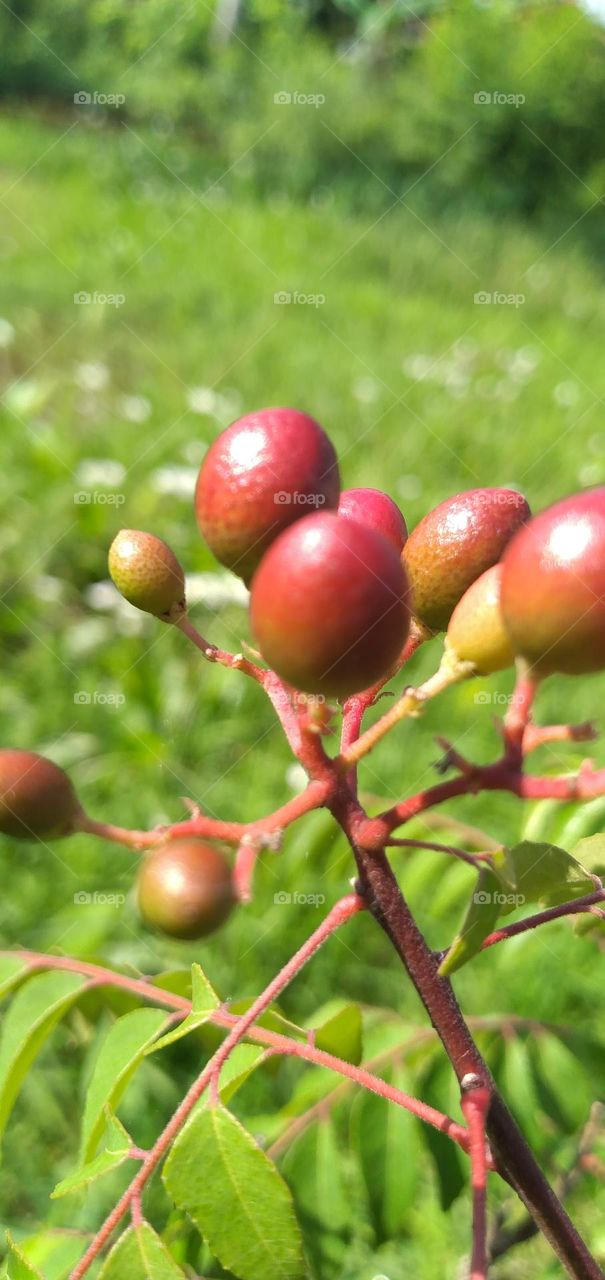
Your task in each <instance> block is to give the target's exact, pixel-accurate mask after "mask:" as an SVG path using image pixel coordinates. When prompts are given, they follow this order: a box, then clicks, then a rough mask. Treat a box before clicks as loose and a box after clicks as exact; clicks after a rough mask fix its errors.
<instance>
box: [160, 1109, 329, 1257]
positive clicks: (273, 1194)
mask: <svg viewBox="0 0 605 1280" xmlns="http://www.w3.org/2000/svg"><path fill="white" fill-rule="evenodd" d="M164 1182H165V1184H166V1188H167V1190H168V1192H169V1194H170V1195H171V1196H172V1199H173V1200H174V1202H175V1204H176V1205H177V1206H178V1207H179V1208H181V1209H184V1210H185V1211H186V1212H187V1213H188V1214H189V1215H190V1216H191V1217H192V1218H193V1221H194V1222H195V1224H196V1226H197V1227H198V1230H199V1231H200V1233H201V1235H202V1236H203V1238H204V1240H205V1241H206V1242H207V1244H208V1246H209V1248H210V1249H211V1250H212V1253H213V1254H214V1255H215V1256H216V1257H217V1258H218V1260H219V1262H220V1263H221V1264H222V1266H223V1267H226V1268H227V1269H228V1270H229V1271H232V1272H233V1273H234V1275H236V1276H238V1277H240V1280H266V1278H267V1276H271V1277H272V1278H273V1277H275V1280H302V1277H304V1276H305V1275H306V1271H305V1266H304V1263H303V1257H302V1241H301V1236H300V1230H299V1227H298V1223H297V1221H296V1217H295V1214H294V1207H293V1204H292V1198H291V1195H290V1192H289V1190H288V1188H287V1186H286V1184H285V1182H284V1181H283V1179H282V1178H281V1176H280V1174H279V1173H278V1171H277V1169H276V1168H275V1165H274V1164H272V1162H271V1161H270V1160H269V1159H268V1157H267V1156H266V1155H265V1154H264V1152H263V1151H261V1149H260V1147H258V1146H257V1144H256V1143H255V1141H254V1139H253V1138H252V1136H251V1135H250V1134H249V1133H247V1132H246V1130H245V1129H244V1128H242V1126H241V1125H240V1123H239V1121H237V1120H236V1119H235V1117H234V1116H232V1115H231V1114H230V1112H228V1111H225V1110H224V1109H223V1108H222V1107H212V1108H207V1109H205V1110H202V1111H199V1112H197V1113H196V1114H195V1115H194V1116H193V1117H192V1118H191V1119H190V1120H189V1122H188V1123H187V1125H186V1126H185V1128H184V1129H183V1131H182V1133H181V1134H180V1136H179V1137H178V1138H177V1140H176V1142H175V1144H174V1147H173V1149H172V1152H171V1154H170V1156H169V1157H168V1160H167V1162H166V1165H165V1168H164Z"/></svg>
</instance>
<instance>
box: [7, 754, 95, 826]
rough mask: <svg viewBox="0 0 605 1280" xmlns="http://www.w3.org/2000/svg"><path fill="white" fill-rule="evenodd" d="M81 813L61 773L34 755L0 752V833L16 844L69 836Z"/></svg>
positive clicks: (49, 763) (66, 779)
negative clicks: (15, 841)
mask: <svg viewBox="0 0 605 1280" xmlns="http://www.w3.org/2000/svg"><path fill="white" fill-rule="evenodd" d="M80 813H81V809H80V805H79V803H78V798H77V796H76V793H75V791H74V789H73V786H72V784H71V782H70V780H69V778H68V776H67V774H66V773H64V772H63V769H60V768H59V766H58V765H56V764H53V762H52V760H47V759H46V758H45V756H39V755H37V754H36V752H35V751H16V750H12V749H10V748H6V749H4V750H2V751H0V832H2V833H3V834H4V835H7V836H14V837H15V838H16V839H18V840H53V839H57V838H58V837H59V836H67V835H70V834H71V832H72V831H73V830H74V829H75V826H76V825H77V818H78V815H79V814H80Z"/></svg>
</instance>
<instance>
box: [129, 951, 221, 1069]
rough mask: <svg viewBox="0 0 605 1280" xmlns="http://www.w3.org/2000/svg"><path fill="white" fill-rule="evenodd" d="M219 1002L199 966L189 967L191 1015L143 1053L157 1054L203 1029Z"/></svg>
mask: <svg viewBox="0 0 605 1280" xmlns="http://www.w3.org/2000/svg"><path fill="white" fill-rule="evenodd" d="M220 1003H221V1002H220V1000H219V998H218V996H217V994H216V991H215V990H214V988H213V987H212V986H211V985H210V983H209V981H208V979H207V977H206V975H205V973H204V972H203V970H202V968H201V966H200V965H199V964H194V965H192V966H191V1004H192V1009H191V1013H188V1014H187V1017H186V1018H184V1019H183V1021H182V1022H181V1023H180V1025H179V1026H178V1027H175V1028H174V1030H173V1031H169V1032H168V1033H167V1034H166V1035H165V1036H161V1037H160V1039H159V1040H154V1042H153V1044H151V1045H149V1047H148V1048H147V1049H146V1050H145V1053H157V1052H158V1050H160V1049H165V1048H166V1045H169V1044H174V1042H175V1040H182V1038H183V1036H188V1035H191V1032H192V1031H197V1029H198V1027H203V1025H204V1023H205V1022H208V1021H209V1019H210V1018H211V1017H212V1014H213V1013H214V1010H215V1009H218V1008H219V1005H220Z"/></svg>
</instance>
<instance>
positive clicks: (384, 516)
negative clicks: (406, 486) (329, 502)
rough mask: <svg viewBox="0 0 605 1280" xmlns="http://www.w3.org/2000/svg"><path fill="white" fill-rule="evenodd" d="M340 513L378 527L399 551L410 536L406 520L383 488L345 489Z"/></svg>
mask: <svg viewBox="0 0 605 1280" xmlns="http://www.w3.org/2000/svg"><path fill="white" fill-rule="evenodd" d="M338 514H339V516H342V517H343V518H344V519H345V520H358V521H359V523H360V524H366V525H368V527H369V528H370V529H376V530H377V531H378V533H381V534H382V536H383V537H384V538H388V540H389V542H392V543H393V546H394V548H395V550H396V551H397V552H400V551H401V550H402V549H403V544H404V542H405V540H406V538H407V536H408V531H407V526H406V523H405V520H404V518H403V516H402V514H401V511H400V510H399V507H398V506H397V503H396V502H393V499H392V498H389V495H388V493H383V492H382V490H381V489H345V490H344V492H343V493H341V495H340V502H339V503H338Z"/></svg>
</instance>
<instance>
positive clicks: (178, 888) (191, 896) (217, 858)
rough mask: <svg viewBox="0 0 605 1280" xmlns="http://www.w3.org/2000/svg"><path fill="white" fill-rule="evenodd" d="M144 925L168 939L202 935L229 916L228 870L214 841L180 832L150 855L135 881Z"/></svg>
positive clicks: (230, 889)
mask: <svg viewBox="0 0 605 1280" xmlns="http://www.w3.org/2000/svg"><path fill="white" fill-rule="evenodd" d="M137 899H138V904H139V910H140V912H141V915H142V917H143V919H144V920H145V922H146V924H148V925H150V926H151V927H152V928H154V929H159V930H160V931H161V932H162V933H167V934H169V935H170V937H172V938H205V937H207V936H208V934H210V933H214V930H215V929H218V928H220V926H221V925H222V924H224V923H225V920H226V919H227V917H228V916H229V915H230V913H231V911H232V909H233V906H234V903H235V895H234V892H233V884H232V878H231V868H230V866H229V863H228V862H227V859H226V858H225V857H224V856H223V854H222V853H220V852H219V850H218V849H215V848H214V847H213V845H211V844H207V843H206V842H205V841H204V840H199V839H197V838H196V837H186V836H183V837H181V838H179V839H176V840H169V841H167V842H166V844H163V845H159V846H158V848H156V849H152V851H151V853H149V854H148V855H147V856H146V858H145V861H144V863H143V866H142V868H141V871H140V873H139V878H138V884H137Z"/></svg>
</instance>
